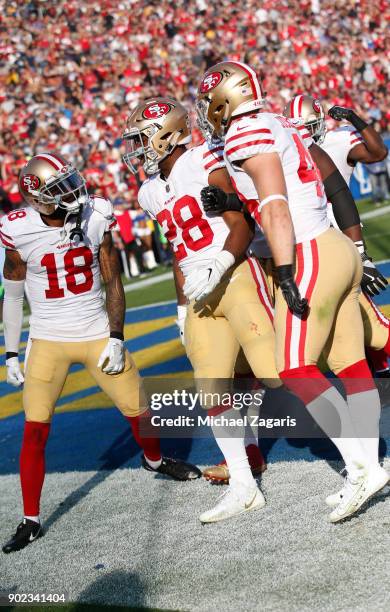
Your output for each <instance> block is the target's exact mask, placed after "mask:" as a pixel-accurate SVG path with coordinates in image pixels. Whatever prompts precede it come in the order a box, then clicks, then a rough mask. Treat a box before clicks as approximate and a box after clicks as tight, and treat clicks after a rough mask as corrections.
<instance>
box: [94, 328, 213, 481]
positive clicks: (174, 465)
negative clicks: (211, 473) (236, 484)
mask: <svg viewBox="0 0 390 612" xmlns="http://www.w3.org/2000/svg"><path fill="white" fill-rule="evenodd" d="M106 343H107V339H106V338H103V339H100V340H92V341H90V342H86V343H85V346H86V349H87V352H86V357H85V361H84V363H85V367H86V368H87V370H88V371H89V373H90V374H91V376H92V377H93V378H94V379H95V381H96V382H97V384H98V385H99V387H100V388H101V389H102V390H103V391H104V392H105V393H106V394H107V395H108V397H109V398H110V399H111V401H112V402H113V404H115V406H117V408H118V409H119V410H120V412H121V413H122V414H123V416H124V417H125V418H126V420H127V421H128V422H129V424H130V426H131V430H132V433H133V436H134V439H135V440H136V442H137V444H139V446H140V447H141V448H142V450H143V457H142V465H143V467H144V468H145V469H146V470H148V471H152V472H158V473H160V474H165V475H167V476H170V477H171V478H174V479H175V480H193V479H196V478H199V477H200V475H201V473H200V471H199V470H198V468H197V467H196V466H194V465H191V464H189V463H186V462H185V461H180V460H175V459H171V458H170V457H163V456H162V455H161V450H160V440H159V438H157V437H156V436H155V435H153V433H152V432H153V431H154V429H153V427H152V425H151V422H150V413H149V410H148V404H147V399H146V395H145V392H144V388H143V384H142V379H141V377H140V375H139V372H138V369H137V366H136V365H135V363H134V360H133V358H132V357H131V355H130V353H129V352H128V351H126V360H125V368H124V370H123V372H121V373H120V374H116V375H113V376H110V375H109V374H106V373H105V372H103V371H102V370H101V369H100V368H98V366H97V364H98V361H99V356H100V354H101V352H102V350H103V348H104V346H105V345H106Z"/></svg>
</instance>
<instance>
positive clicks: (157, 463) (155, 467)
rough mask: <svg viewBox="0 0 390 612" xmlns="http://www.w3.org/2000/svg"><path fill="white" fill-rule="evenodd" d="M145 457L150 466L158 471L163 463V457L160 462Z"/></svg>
mask: <svg viewBox="0 0 390 612" xmlns="http://www.w3.org/2000/svg"><path fill="white" fill-rule="evenodd" d="M144 457H145V459H146V462H147V464H148V465H150V467H151V468H152V469H153V470H157V468H159V467H160V465H161V463H162V457H161V458H160V459H158V461H152V460H151V459H148V458H147V456H146V455H144Z"/></svg>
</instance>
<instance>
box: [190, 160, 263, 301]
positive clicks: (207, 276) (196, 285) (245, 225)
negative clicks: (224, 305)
mask: <svg viewBox="0 0 390 612" xmlns="http://www.w3.org/2000/svg"><path fill="white" fill-rule="evenodd" d="M208 180H209V185H210V186H212V187H213V189H214V190H218V192H221V193H224V194H232V193H233V192H234V188H233V185H232V184H231V180H230V177H229V174H228V173H227V171H226V169H225V168H219V169H218V170H215V171H214V172H212V173H210V175H209V177H208ZM223 219H224V221H225V223H226V225H227V226H228V228H229V234H228V236H227V237H226V240H225V243H224V245H223V249H222V250H221V251H220V252H219V253H218V255H217V256H216V257H215V259H214V260H213V262H212V263H211V264H210V266H209V267H208V268H200V269H196V270H194V271H193V272H192V273H191V274H189V275H188V276H187V278H186V281H185V283H184V287H183V290H184V293H185V295H186V296H187V298H188V299H189V300H193V299H195V300H201V299H203V298H204V297H206V295H209V294H210V293H211V292H212V291H213V290H214V289H215V287H216V286H217V285H218V283H219V282H220V280H221V278H222V277H223V275H224V274H225V272H227V270H228V269H229V268H231V266H233V264H234V263H235V262H237V261H240V260H242V258H243V257H244V256H245V253H246V250H247V248H248V246H249V244H250V242H251V240H252V238H253V230H252V228H251V226H250V223H249V222H248V220H247V219H246V217H245V216H244V215H243V214H242V213H241V212H237V211H235V212H232V211H228V212H224V213H223Z"/></svg>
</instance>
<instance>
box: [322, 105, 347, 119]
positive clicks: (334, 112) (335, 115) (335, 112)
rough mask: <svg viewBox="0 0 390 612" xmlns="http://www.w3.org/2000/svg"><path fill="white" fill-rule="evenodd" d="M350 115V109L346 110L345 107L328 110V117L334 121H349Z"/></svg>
mask: <svg viewBox="0 0 390 612" xmlns="http://www.w3.org/2000/svg"><path fill="white" fill-rule="evenodd" d="M352 113H353V110H352V108H346V107H345V106H332V108H330V109H329V110H328V115H329V117H332V119H334V120H335V121H343V119H345V120H346V121H349V120H350V118H351V115H352Z"/></svg>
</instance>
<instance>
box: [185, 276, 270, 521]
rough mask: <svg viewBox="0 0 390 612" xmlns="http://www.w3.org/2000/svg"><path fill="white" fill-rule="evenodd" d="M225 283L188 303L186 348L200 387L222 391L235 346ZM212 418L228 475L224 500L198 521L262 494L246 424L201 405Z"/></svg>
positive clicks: (251, 503) (249, 504)
mask: <svg viewBox="0 0 390 612" xmlns="http://www.w3.org/2000/svg"><path fill="white" fill-rule="evenodd" d="M225 290H226V287H225V286H223V287H222V286H221V287H219V288H217V290H216V291H214V292H213V293H212V294H211V295H210V296H208V298H207V299H206V300H205V301H204V302H203V303H202V305H197V304H190V305H189V307H188V313H187V317H186V328H185V337H186V351H187V355H188V358H189V359H190V361H191V364H192V367H193V369H194V374H195V379H196V381H197V387H198V389H200V388H201V389H202V391H203V394H204V396H205V392H208V393H211V394H219V395H220V396H221V394H223V393H224V392H226V391H228V390H229V389H230V381H231V378H232V375H233V370H234V364H235V362H236V358H237V354H238V350H239V345H238V342H237V340H236V338H235V336H234V333H233V331H232V329H231V326H230V325H229V323H228V321H227V320H226V319H225V317H223V316H222V313H221V309H220V303H221V300H222V295H223V294H224V292H225ZM203 407H204V408H205V409H207V410H208V411H209V415H210V416H212V417H213V418H214V422H213V426H212V430H213V434H214V437H215V439H216V442H217V444H218V446H219V448H220V450H221V452H222V454H223V456H224V458H225V460H226V463H227V468H228V470H229V474H230V483H229V488H228V489H227V491H226V494H225V495H224V497H223V498H222V500H221V501H220V502H219V503H218V504H217V505H216V506H215V507H214V508H212V509H211V510H209V511H207V512H204V513H203V514H202V515H201V516H200V520H201V521H202V522H207V523H208V522H216V521H221V520H224V519H226V518H229V517H231V516H234V515H235V514H241V513H242V512H245V511H247V510H251V509H255V508H260V507H262V506H263V505H264V503H265V502H264V498H263V496H262V494H261V492H260V491H259V489H258V488H257V485H256V482H255V480H254V478H253V476H252V473H251V470H250V467H249V463H248V457H247V454H246V450H245V444H244V436H245V431H244V426H243V425H240V424H238V425H237V427H232V426H230V425H229V426H228V425H224V423H223V422H222V419H221V418H220V417H224V418H226V419H227V420H228V419H237V417H239V416H240V415H239V414H238V413H237V412H236V411H234V410H233V409H232V408H229V407H228V408H226V407H221V406H218V405H210V404H205V405H204V406H203Z"/></svg>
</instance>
